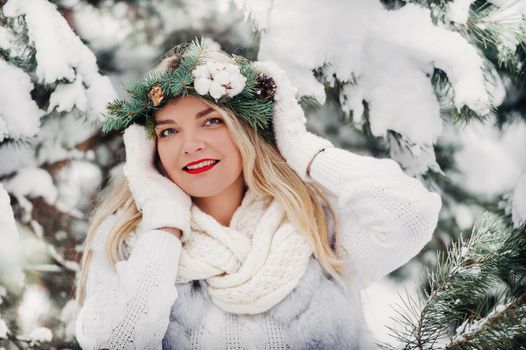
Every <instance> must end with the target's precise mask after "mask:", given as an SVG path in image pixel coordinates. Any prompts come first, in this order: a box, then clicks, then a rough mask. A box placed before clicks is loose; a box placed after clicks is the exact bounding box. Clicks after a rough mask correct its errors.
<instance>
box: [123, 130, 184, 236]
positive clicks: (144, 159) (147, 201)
mask: <svg viewBox="0 0 526 350" xmlns="http://www.w3.org/2000/svg"><path fill="white" fill-rule="evenodd" d="M123 138H124V146H125V148H126V163H125V165H124V168H123V170H124V175H125V176H126V178H127V180H128V186H129V188H130V191H131V192H132V194H133V199H134V200H135V204H136V205H137V208H138V209H139V210H140V211H141V212H142V216H143V227H144V228H145V229H147V230H155V229H160V228H162V227H170V228H177V229H180V230H181V231H182V239H181V240H182V241H185V240H187V239H188V237H189V235H190V216H191V214H190V207H191V205H192V199H191V198H190V196H189V195H188V194H186V193H185V192H184V191H183V190H182V189H181V188H180V187H179V186H177V185H176V184H175V183H174V182H173V181H171V180H170V179H168V178H166V177H164V176H163V175H161V174H160V173H159V172H158V171H157V169H155V167H154V155H155V141H154V140H149V139H148V138H147V136H146V130H145V128H144V127H143V126H140V125H136V124H133V125H131V126H129V127H128V128H127V129H126V131H125V132H124V137H123Z"/></svg>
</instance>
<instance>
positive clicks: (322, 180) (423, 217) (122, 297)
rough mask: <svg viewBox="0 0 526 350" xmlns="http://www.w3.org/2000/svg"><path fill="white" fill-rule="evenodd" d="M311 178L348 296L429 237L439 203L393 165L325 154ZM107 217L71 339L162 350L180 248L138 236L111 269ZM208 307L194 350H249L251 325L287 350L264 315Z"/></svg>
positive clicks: (87, 345) (164, 237)
mask: <svg viewBox="0 0 526 350" xmlns="http://www.w3.org/2000/svg"><path fill="white" fill-rule="evenodd" d="M310 176H311V180H312V181H314V182H316V183H318V184H320V185H322V187H323V188H324V189H325V191H326V193H327V194H328V197H329V199H330V200H331V205H332V206H333V208H334V209H335V213H336V220H337V222H338V225H339V236H338V237H337V241H336V244H335V246H336V252H337V254H338V255H339V256H340V257H342V258H344V259H345V261H346V262H347V265H348V268H349V269H350V271H351V273H352V274H353V276H354V279H353V281H352V286H353V289H354V290H355V291H356V290H359V289H361V288H363V287H365V286H367V285H369V284H370V283H372V282H374V281H376V280H378V279H380V278H382V277H383V276H385V275H386V274H388V273H389V272H391V271H393V270H394V269H396V268H398V267H399V266H401V265H403V264H405V263H406V262H408V261H409V260H410V259H411V258H412V257H413V256H415V255H416V254H417V253H418V252H419V251H420V250H421V249H422V247H423V246H424V245H425V244H426V243H427V242H428V241H429V240H430V238H431V236H432V234H433V231H434V229H435V227H436V224H437V221H438V213H439V211H440V208H441V205H442V203H441V199H440V197H439V196H438V195H437V194H435V193H432V192H430V191H428V190H427V189H425V188H424V186H423V185H422V183H421V182H420V181H418V180H417V179H414V178H412V177H410V176H408V175H406V174H405V173H403V171H402V170H401V169H400V166H399V165H398V164H397V163H396V162H395V161H393V160H390V159H376V158H372V157H366V156H360V155H357V154H355V153H352V152H348V151H345V150H342V149H338V148H329V149H327V150H325V151H324V152H321V153H320V154H319V155H318V156H316V157H315V159H314V161H313V163H312V166H311V171H310ZM114 220H115V216H111V217H109V218H108V219H107V220H105V221H104V222H103V224H102V225H101V227H100V228H99V230H98V232H97V233H96V237H95V240H94V246H93V251H94V253H93V259H92V262H91V265H90V269H89V274H88V282H87V290H86V300H85V303H84V305H83V307H82V309H81V311H80V314H79V316H78V318H77V323H76V335H77V340H78V341H79V343H80V345H81V346H82V348H83V349H99V348H110V349H112V350H115V349H160V348H162V340H163V337H164V336H165V333H167V329H168V326H169V323H170V309H171V307H172V305H174V302H175V301H176V299H177V298H178V291H177V289H176V285H175V279H176V275H177V267H178V261H179V257H180V253H181V243H180V241H179V240H178V239H177V238H176V237H175V236H173V235H171V234H168V233H166V232H163V231H160V230H152V231H148V232H144V233H141V235H140V237H139V238H138V239H137V241H136V242H135V244H134V248H133V250H132V252H131V253H130V256H129V258H128V259H127V260H125V261H121V262H119V263H117V264H116V266H115V270H113V269H112V267H111V266H110V264H109V263H108V261H107V259H106V257H105V251H104V242H105V239H106V233H107V231H108V229H109V228H110V227H111V225H112V224H113V222H114ZM185 300H186V299H185ZM214 310H216V311H215V314H214V313H212V314H211V315H208V316H207V317H204V318H203V319H201V320H198V323H199V325H198V326H197V327H196V328H195V329H193V330H192V332H191V333H190V334H189V336H191V337H192V348H207V347H206V346H204V345H203V344H207V343H210V344H213V343H214V342H215V343H216V346H217V344H218V343H220V344H227V345H224V346H223V347H225V346H228V347H230V348H236V349H237V348H247V349H252V348H255V347H253V346H251V345H250V344H248V343H247V340H246V339H242V334H246V332H244V331H243V329H244V328H247V327H249V328H250V327H251V325H250V323H253V322H257V323H260V325H259V326H260V327H259V329H265V330H266V331H265V334H263V335H261V334H260V336H262V337H270V336H272V339H270V338H269V339H267V343H266V344H267V345H266V347H265V348H273V349H288V348H289V345H288V344H287V339H286V334H285V332H284V328H283V325H280V324H277V323H276V322H275V320H273V319H271V318H269V317H267V315H266V314H262V315H260V317H252V318H248V317H247V318H243V317H234V318H232V317H233V316H232V315H231V314H227V313H223V314H219V315H217V310H219V309H214ZM359 316H360V315H357V318H359ZM218 322H219V326H218ZM222 325H223V326H225V327H226V328H224V329H229V331H228V333H226V332H223V333H222V335H223V339H206V336H205V335H204V334H206V333H205V332H202V331H200V330H202V329H207V327H208V328H210V327H216V328H217V327H220V329H221V326H222ZM227 326H228V327H227ZM252 327H253V326H252ZM201 338H202V339H201ZM227 338H228V339H227ZM218 348H221V347H219V346H218Z"/></svg>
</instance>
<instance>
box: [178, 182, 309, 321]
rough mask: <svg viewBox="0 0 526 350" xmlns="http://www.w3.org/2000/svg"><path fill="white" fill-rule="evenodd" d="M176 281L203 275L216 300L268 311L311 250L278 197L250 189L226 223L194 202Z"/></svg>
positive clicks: (231, 307) (237, 309)
mask: <svg viewBox="0 0 526 350" xmlns="http://www.w3.org/2000/svg"><path fill="white" fill-rule="evenodd" d="M191 213H192V218H191V223H190V225H191V228H192V234H191V235H190V238H189V239H188V240H187V241H185V242H184V243H183V249H182V252H181V257H180V260H179V270H178V273H177V283H186V282H189V281H192V280H201V279H205V280H206V282H207V284H208V294H209V296H210V300H211V301H212V303H214V304H215V305H217V306H218V307H219V308H221V309H223V310H224V311H227V312H230V313H236V314H256V313H261V312H265V311H267V310H268V309H270V308H271V307H273V306H274V305H276V304H278V303H279V302H280V301H281V300H283V299H284V298H285V297H286V296H287V294H289V292H290V291H292V289H294V287H295V286H296V285H297V284H298V283H299V281H300V279H301V277H302V276H303V274H304V273H305V270H306V269H307V264H308V262H309V258H310V256H311V254H312V252H313V251H312V248H311V246H310V244H309V243H308V242H307V239H306V238H305V236H304V235H303V234H302V233H301V232H299V231H298V230H297V229H296V227H295V226H294V225H292V224H291V223H290V222H289V221H288V220H287V219H286V215H285V211H284V209H283V207H282V206H281V205H280V204H279V203H278V201H277V200H276V199H265V198H264V197H262V196H259V195H256V194H255V192H253V191H251V190H250V189H248V190H247V192H246V193H245V197H244V198H243V200H242V202H241V205H240V207H238V208H237V209H236V211H235V213H234V215H233V217H232V220H231V222H230V227H225V226H223V225H222V224H220V223H219V222H218V221H217V220H215V219H214V218H213V217H212V216H210V215H208V214H206V213H204V212H203V211H201V210H200V209H199V207H197V205H195V204H193V205H192V209H191Z"/></svg>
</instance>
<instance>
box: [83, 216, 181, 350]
mask: <svg viewBox="0 0 526 350" xmlns="http://www.w3.org/2000/svg"><path fill="white" fill-rule="evenodd" d="M115 220H116V217H115V215H112V216H110V217H108V218H107V219H106V220H104V221H103V223H102V224H101V226H100V227H99V229H98V230H97V232H96V236H95V238H94V242H93V247H92V252H93V255H92V259H91V263H90V265H89V270H88V279H87V286H86V298H85V301H84V304H83V306H82V308H81V310H80V313H79V315H78V318H77V321H76V325H75V326H76V337H77V340H78V342H79V344H80V345H81V347H82V348H83V349H90V350H91V349H101V348H107V349H112V350H117V349H161V347H162V339H163V337H164V334H165V332H166V329H167V328H168V323H169V314H170V309H171V306H172V304H173V303H174V301H175V300H176V298H177V290H176V288H175V278H176V274H177V267H178V263H179V256H180V252H181V242H180V241H179V239H178V238H177V237H175V236H174V235H171V234H169V233H167V232H163V231H160V230H151V231H146V232H143V233H141V234H140V236H139V238H138V239H137V241H136V242H135V245H134V248H133V251H132V252H131V254H130V255H129V258H128V259H127V260H123V261H120V262H118V263H117V264H116V265H115V269H113V268H112V266H111V264H110V263H109V261H108V260H107V258H106V253H105V242H106V239H107V232H108V230H109V229H110V228H111V226H112V225H113V223H114V222H115Z"/></svg>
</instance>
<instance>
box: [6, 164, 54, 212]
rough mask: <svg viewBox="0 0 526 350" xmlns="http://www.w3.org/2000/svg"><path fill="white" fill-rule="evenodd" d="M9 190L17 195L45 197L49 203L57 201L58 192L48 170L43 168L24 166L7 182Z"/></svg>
mask: <svg viewBox="0 0 526 350" xmlns="http://www.w3.org/2000/svg"><path fill="white" fill-rule="evenodd" d="M5 188H6V190H7V191H9V192H11V193H13V194H14V195H15V196H17V197H22V196H29V197H38V196H41V197H43V198H44V199H45V200H46V202H48V203H49V204H53V203H55V200H56V199H57V196H58V192H57V188H56V187H55V185H54V184H53V180H52V179H51V176H50V175H49V173H48V172H47V171H45V170H44V169H41V168H23V169H20V170H19V171H18V174H16V175H15V176H14V177H13V178H12V179H9V180H8V181H6V182H5Z"/></svg>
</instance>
